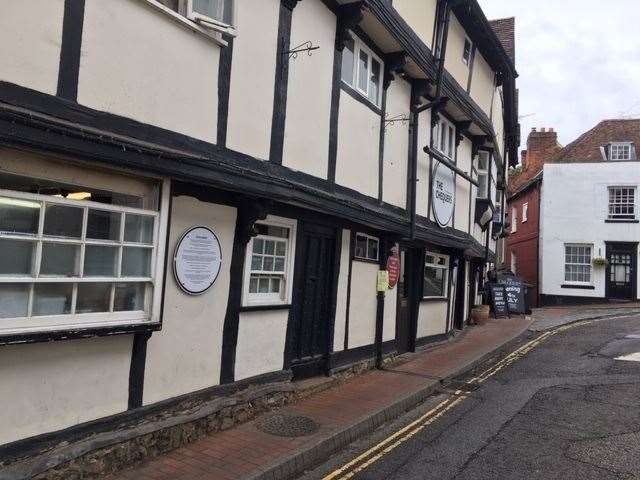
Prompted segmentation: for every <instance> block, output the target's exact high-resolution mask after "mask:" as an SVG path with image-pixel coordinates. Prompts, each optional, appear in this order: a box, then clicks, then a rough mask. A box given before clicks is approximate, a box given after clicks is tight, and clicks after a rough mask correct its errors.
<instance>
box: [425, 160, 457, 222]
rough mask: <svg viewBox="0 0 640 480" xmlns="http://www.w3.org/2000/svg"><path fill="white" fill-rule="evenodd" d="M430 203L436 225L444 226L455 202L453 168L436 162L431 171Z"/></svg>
mask: <svg viewBox="0 0 640 480" xmlns="http://www.w3.org/2000/svg"><path fill="white" fill-rule="evenodd" d="M432 192H433V193H432V195H431V204H432V205H433V214H434V215H435V217H436V221H437V222H438V225H440V226H441V227H446V226H447V225H448V224H449V222H450V221H451V218H452V217H453V209H454V207H455V204H456V177H455V173H454V172H453V170H451V169H449V168H447V167H446V166H443V165H442V164H440V162H438V163H437V164H436V168H435V169H434V171H433V188H432Z"/></svg>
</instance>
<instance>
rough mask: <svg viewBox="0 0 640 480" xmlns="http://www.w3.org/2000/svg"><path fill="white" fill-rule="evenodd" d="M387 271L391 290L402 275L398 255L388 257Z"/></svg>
mask: <svg viewBox="0 0 640 480" xmlns="http://www.w3.org/2000/svg"><path fill="white" fill-rule="evenodd" d="M387 272H389V290H391V289H393V287H395V286H396V284H397V283H398V278H399V277H400V259H399V258H398V255H397V254H396V255H389V258H387Z"/></svg>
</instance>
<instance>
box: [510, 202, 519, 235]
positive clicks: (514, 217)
mask: <svg viewBox="0 0 640 480" xmlns="http://www.w3.org/2000/svg"><path fill="white" fill-rule="evenodd" d="M517 231H518V207H511V233H516V232H517Z"/></svg>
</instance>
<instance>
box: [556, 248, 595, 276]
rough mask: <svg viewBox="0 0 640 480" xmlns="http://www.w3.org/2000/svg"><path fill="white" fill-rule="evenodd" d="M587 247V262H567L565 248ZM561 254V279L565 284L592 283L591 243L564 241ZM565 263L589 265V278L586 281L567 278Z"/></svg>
mask: <svg viewBox="0 0 640 480" xmlns="http://www.w3.org/2000/svg"><path fill="white" fill-rule="evenodd" d="M586 247H588V248H589V262H588V263H579V262H567V248H586ZM562 255H563V265H564V268H563V271H562V273H563V280H564V283H565V284H569V285H593V265H592V264H591V262H592V261H593V244H590V243H565V244H564V246H563V249H562ZM567 265H582V266H585V265H586V266H588V267H589V280H588V281H586V282H582V281H578V280H567Z"/></svg>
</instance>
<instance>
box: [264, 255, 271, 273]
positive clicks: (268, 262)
mask: <svg viewBox="0 0 640 480" xmlns="http://www.w3.org/2000/svg"><path fill="white" fill-rule="evenodd" d="M263 269H264V270H265V271H266V272H273V257H264V267H263Z"/></svg>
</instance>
